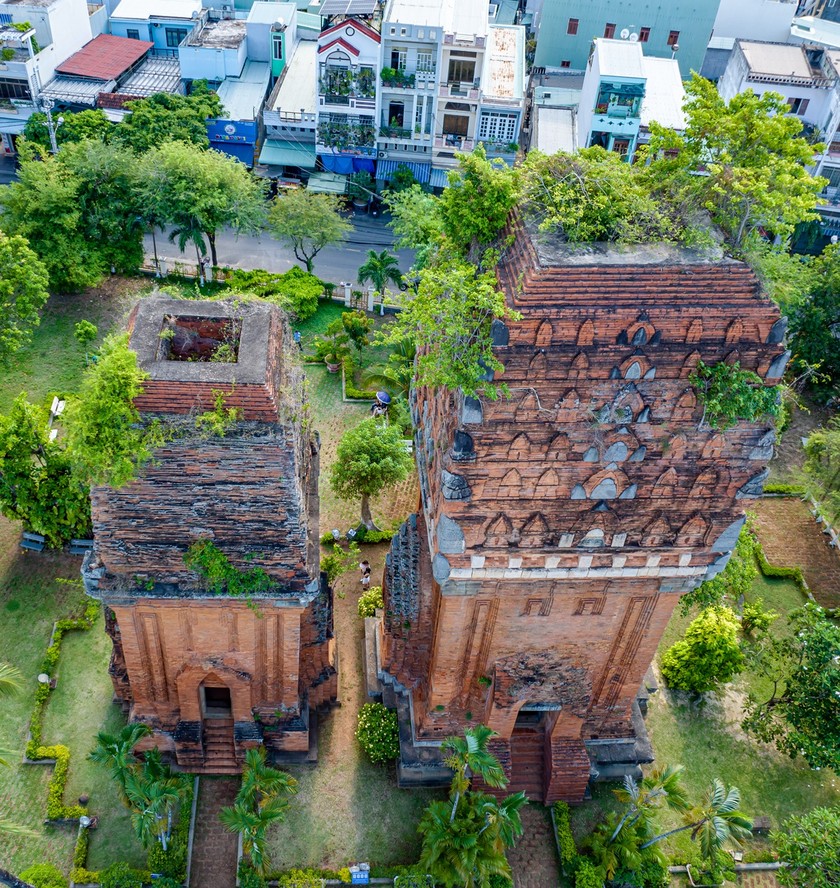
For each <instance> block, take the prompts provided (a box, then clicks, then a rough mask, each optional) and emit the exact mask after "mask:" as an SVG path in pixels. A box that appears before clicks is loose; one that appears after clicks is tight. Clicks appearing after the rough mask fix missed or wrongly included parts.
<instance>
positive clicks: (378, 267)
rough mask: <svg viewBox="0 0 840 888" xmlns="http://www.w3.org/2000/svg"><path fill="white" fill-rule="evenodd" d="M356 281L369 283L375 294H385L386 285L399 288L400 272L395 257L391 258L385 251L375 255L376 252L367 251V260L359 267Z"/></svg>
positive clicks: (400, 281)
mask: <svg viewBox="0 0 840 888" xmlns="http://www.w3.org/2000/svg"><path fill="white" fill-rule="evenodd" d="M358 281H359V283H360V284H366V283H368V282H370V285H371V286H372V287H373V289H374V290H376V292H377V293H380V294H382V295H384V294H385V292H386V288H387V287H388V284H389V283H390V284H394V286H396V287H399V285H400V284H401V283H402V272H401V271H400V265H399V262H398V260H397V257H396V256H392V255H391V254H390V253H389V252H388V251H387V250H382V252H380V253H377V252H376V250H368V254H367V259H366V260H365V262H364V264H363V265H361V266H360V267H359V276H358Z"/></svg>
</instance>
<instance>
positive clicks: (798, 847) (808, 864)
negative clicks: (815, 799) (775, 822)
mask: <svg viewBox="0 0 840 888" xmlns="http://www.w3.org/2000/svg"><path fill="white" fill-rule="evenodd" d="M770 841H771V842H772V843H773V845H774V847H775V848H776V850H777V851H778V853H779V857H780V858H781V860H783V861H784V862H785V863H786V864H787V866H785V867H783V868H782V869H780V870H778V872H777V873H776V878H777V879H778V880H779V884H780V885H783V886H784V888H836V886H837V885H840V855H838V853H837V849H838V848H840V807H834V808H814V809H813V810H812V811H809V812H808V813H807V814H803V815H801V816H799V817H791V818H790V819H789V820H787V821H786V822H785V824H784V827H783V828H782V829H780V830H778V831H777V832H773V833H771V834H770Z"/></svg>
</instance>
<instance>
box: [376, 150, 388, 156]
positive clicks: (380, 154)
mask: <svg viewBox="0 0 840 888" xmlns="http://www.w3.org/2000/svg"><path fill="white" fill-rule="evenodd" d="M387 153H388V152H387V151H377V152H376V156H377V157H384V156H385V155H386V154H387Z"/></svg>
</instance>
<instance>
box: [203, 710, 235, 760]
mask: <svg viewBox="0 0 840 888" xmlns="http://www.w3.org/2000/svg"><path fill="white" fill-rule="evenodd" d="M204 754H205V765H204V767H203V768H202V769H201V773H202V774H238V773H239V772H240V770H241V768H240V766H239V765H238V763H237V761H236V749H235V747H234V745H233V719H231V718H208V719H205V721H204Z"/></svg>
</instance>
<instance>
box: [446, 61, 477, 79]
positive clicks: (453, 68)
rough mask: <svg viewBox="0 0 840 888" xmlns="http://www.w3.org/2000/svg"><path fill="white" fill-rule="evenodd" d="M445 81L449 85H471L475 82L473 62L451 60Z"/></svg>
mask: <svg viewBox="0 0 840 888" xmlns="http://www.w3.org/2000/svg"><path fill="white" fill-rule="evenodd" d="M447 80H448V82H449V83H472V82H473V80H475V61H474V60H472V59H452V58H451V59H450V60H449V77H448V78H447Z"/></svg>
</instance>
